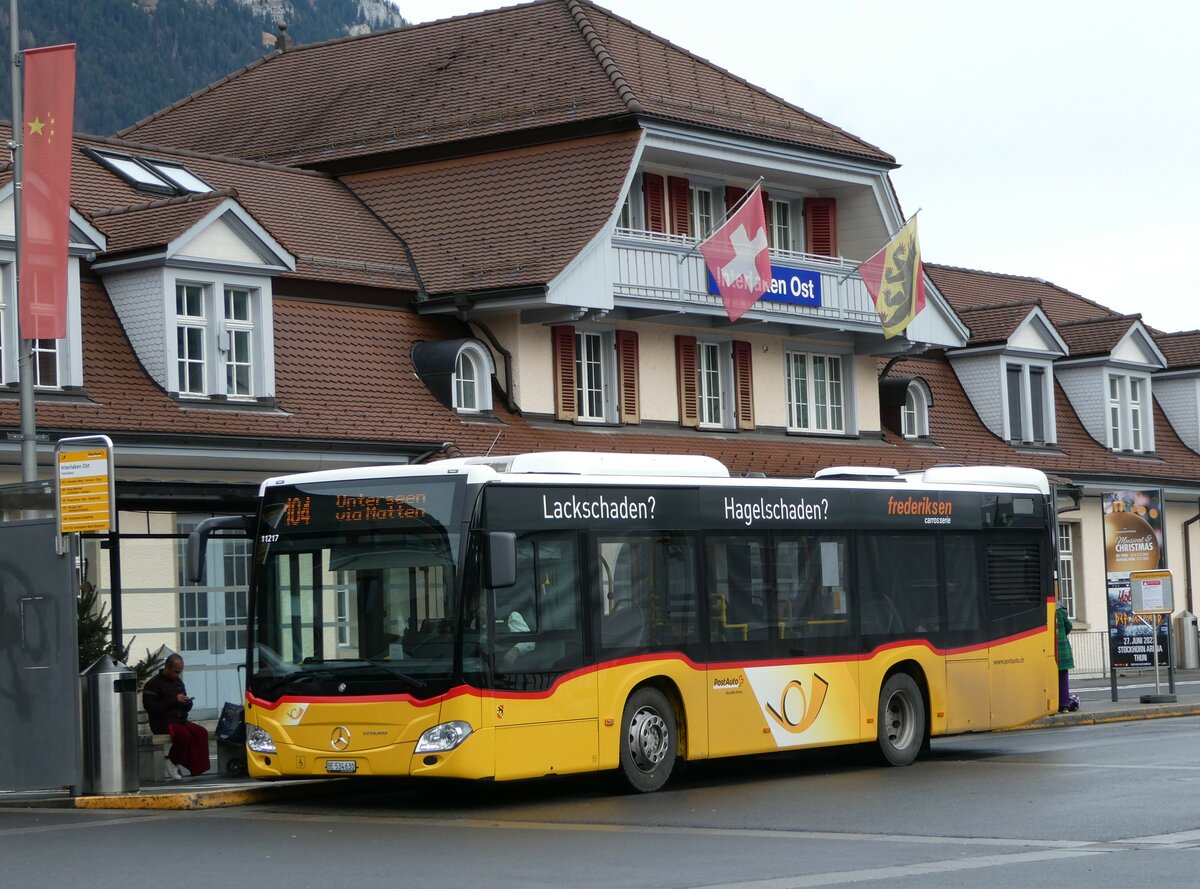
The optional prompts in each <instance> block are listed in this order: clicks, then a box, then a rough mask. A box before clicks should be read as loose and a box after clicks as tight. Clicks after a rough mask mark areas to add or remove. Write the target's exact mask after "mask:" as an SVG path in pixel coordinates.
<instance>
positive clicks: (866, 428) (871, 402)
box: [854, 355, 883, 432]
mask: <svg viewBox="0 0 1200 889" xmlns="http://www.w3.org/2000/svg"><path fill="white" fill-rule="evenodd" d="M854 413H855V416H857V417H858V431H859V432H879V431H880V430H882V429H883V419H882V418H881V417H880V415H879V375H878V374H877V373H876V371H875V359H874V358H873V357H872V356H870V355H856V356H855V357H854Z"/></svg>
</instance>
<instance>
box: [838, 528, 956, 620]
mask: <svg viewBox="0 0 1200 889" xmlns="http://www.w3.org/2000/svg"><path fill="white" fill-rule="evenodd" d="M858 585H859V594H860V603H861V614H862V634H863V635H864V636H882V637H885V638H887V637H890V638H896V637H902V636H908V635H913V634H918V635H919V634H925V633H934V632H937V631H938V630H939V629H940V628H941V606H940V596H939V594H938V571H937V538H936V537H935V536H934V535H932V534H861V535H859V538H858Z"/></svg>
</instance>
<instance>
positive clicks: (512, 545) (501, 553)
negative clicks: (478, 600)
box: [483, 531, 517, 590]
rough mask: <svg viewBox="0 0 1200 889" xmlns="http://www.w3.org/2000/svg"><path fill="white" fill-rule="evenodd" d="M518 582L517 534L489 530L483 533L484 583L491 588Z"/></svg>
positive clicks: (495, 588)
mask: <svg viewBox="0 0 1200 889" xmlns="http://www.w3.org/2000/svg"><path fill="white" fill-rule="evenodd" d="M516 582H517V535H516V534H514V533H513V532H512V531H488V532H487V533H485V534H484V535H483V585H484V586H485V587H487V588H488V589H490V590H498V589H503V588H505V587H510V586H512V585H513V584H515V583H516Z"/></svg>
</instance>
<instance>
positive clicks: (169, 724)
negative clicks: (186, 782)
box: [142, 654, 209, 781]
mask: <svg viewBox="0 0 1200 889" xmlns="http://www.w3.org/2000/svg"><path fill="white" fill-rule="evenodd" d="M194 700H195V698H191V697H189V696H188V693H187V689H186V688H185V687H184V685H183V658H182V657H180V656H179V655H177V654H173V655H171V656H170V657H168V658H167V661H166V663H165V664H163V668H162V671H161V672H159V674H158V675H157V676H153V677H151V678H150V680H149V681H148V682H147V683H146V685H145V687H144V688H143V689H142V706H143V707H144V708H145V710H146V714H147V715H148V716H149V717H150V731H152V732H154V734H156V735H170V736H171V749H170V750H169V751H167V758H166V777H167V780H168V781H178V780H179V779H180V778H184V777H187V776H189V775H203V774H204V773H205V772H207V771H208V767H209V761H208V729H206V728H205V727H204V726H202V725H197V724H196V723H194V722H188V713H189V712H190V711H191V709H192V703H193V701H194Z"/></svg>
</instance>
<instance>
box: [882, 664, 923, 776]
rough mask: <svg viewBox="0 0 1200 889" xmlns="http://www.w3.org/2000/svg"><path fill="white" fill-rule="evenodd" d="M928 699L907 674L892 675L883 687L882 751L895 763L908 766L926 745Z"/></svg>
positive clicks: (888, 759)
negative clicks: (926, 708) (926, 706)
mask: <svg viewBox="0 0 1200 889" xmlns="http://www.w3.org/2000/svg"><path fill="white" fill-rule="evenodd" d="M925 726H926V720H925V699H924V698H923V697H922V696H921V690H920V689H919V688H917V683H916V682H914V681H913V678H912V677H911V676H909V675H908V674H907V673H895V674H893V675H891V676H889V677H888V680H887V682H885V683H884V684H883V688H881V689H880V690H879V751H880V753H882V754H883V758H884V759H885V760H887V761H888V762H889V763H890V764H891V765H894V766H906V765H908V764H909V763H911V762H912V761H913V760H914V759H916V758H917V754H918V753H920V752H921V747H922V746H923V745H924V744H925Z"/></svg>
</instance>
